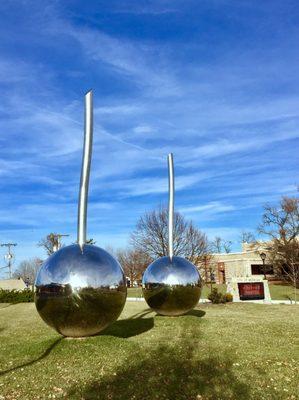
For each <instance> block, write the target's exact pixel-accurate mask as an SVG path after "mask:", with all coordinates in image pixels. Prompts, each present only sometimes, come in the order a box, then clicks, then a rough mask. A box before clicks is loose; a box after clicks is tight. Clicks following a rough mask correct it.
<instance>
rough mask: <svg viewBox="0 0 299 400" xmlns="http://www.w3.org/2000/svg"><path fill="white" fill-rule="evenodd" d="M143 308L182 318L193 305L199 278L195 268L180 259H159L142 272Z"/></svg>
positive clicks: (199, 286) (199, 290)
mask: <svg viewBox="0 0 299 400" xmlns="http://www.w3.org/2000/svg"><path fill="white" fill-rule="evenodd" d="M142 291H143V296H144V298H145V300H146V302H147V304H148V305H149V306H150V307H151V308H152V309H154V310H155V311H156V312H157V313H158V314H161V315H168V316H174V315H182V314H185V313H186V312H188V311H190V310H192V308H193V307H194V306H196V305H197V303H198V301H199V299H200V295H201V278H200V274H199V272H198V270H197V268H196V267H195V266H194V265H193V264H192V263H191V262H190V261H188V260H186V259H184V258H182V257H173V258H172V260H170V258H169V257H161V258H159V259H158V260H156V261H154V262H153V263H152V264H150V265H149V266H148V268H147V269H146V271H145V273H144V275H143V279H142Z"/></svg>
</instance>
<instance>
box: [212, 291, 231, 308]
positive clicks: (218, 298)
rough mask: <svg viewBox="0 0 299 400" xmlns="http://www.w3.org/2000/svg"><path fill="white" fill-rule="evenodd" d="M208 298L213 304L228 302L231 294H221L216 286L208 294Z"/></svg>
mask: <svg viewBox="0 0 299 400" xmlns="http://www.w3.org/2000/svg"><path fill="white" fill-rule="evenodd" d="M208 299H209V300H211V302H212V303H213V304H220V303H228V302H231V301H233V296H232V295H231V294H230V293H225V294H222V293H220V292H218V289H217V288H213V289H212V291H211V293H210V294H209V295H208Z"/></svg>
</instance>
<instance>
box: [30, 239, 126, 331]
mask: <svg viewBox="0 0 299 400" xmlns="http://www.w3.org/2000/svg"><path fill="white" fill-rule="evenodd" d="M126 297H127V288H126V282H125V277H124V273H123V271H122V268H121V266H120V264H119V263H118V262H117V261H116V260H115V259H114V258H113V257H112V256H111V255H110V254H109V253H107V252H106V251H105V250H103V249H101V248H99V247H96V246H92V245H87V244H85V245H84V247H83V252H82V251H81V249H80V247H79V246H78V245H71V246H67V247H63V248H61V249H60V250H58V251H57V252H56V253H54V254H53V255H52V256H51V257H49V258H48V259H47V260H46V261H45V263H44V264H43V265H42V266H41V268H40V270H39V273H38V275H37V278H36V281H35V304H36V308H37V311H38V312H39V314H40V316H41V317H42V319H43V320H44V321H45V322H46V323H47V324H48V325H50V326H51V327H53V328H54V329H56V331H57V332H59V333H60V334H62V335H64V336H72V337H80V336H90V335H95V334H97V333H99V332H100V331H102V330H103V329H104V328H106V327H107V326H108V325H109V324H110V323H112V322H114V321H115V320H116V319H117V318H118V316H119V315H120V313H121V311H122V309H123V307H124V305H125V301H126Z"/></svg>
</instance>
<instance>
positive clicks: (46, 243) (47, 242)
mask: <svg viewBox="0 0 299 400" xmlns="http://www.w3.org/2000/svg"><path fill="white" fill-rule="evenodd" d="M37 245H38V246H39V247H43V248H44V249H45V250H46V252H47V254H48V256H50V255H51V254H53V253H54V252H55V251H57V250H58V249H59V248H60V247H61V246H63V245H62V244H61V243H60V235H58V234H57V233H49V235H47V236H46V237H45V238H43V239H41V240H40V241H39V242H38V244H37Z"/></svg>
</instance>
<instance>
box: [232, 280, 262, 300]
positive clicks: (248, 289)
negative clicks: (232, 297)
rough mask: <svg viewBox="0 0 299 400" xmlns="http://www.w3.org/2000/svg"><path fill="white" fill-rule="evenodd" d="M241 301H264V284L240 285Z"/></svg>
mask: <svg viewBox="0 0 299 400" xmlns="http://www.w3.org/2000/svg"><path fill="white" fill-rule="evenodd" d="M238 288H239V296H240V300H264V298H265V294H264V284H263V282H250V283H249V282H248V283H247V282H246V283H238Z"/></svg>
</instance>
